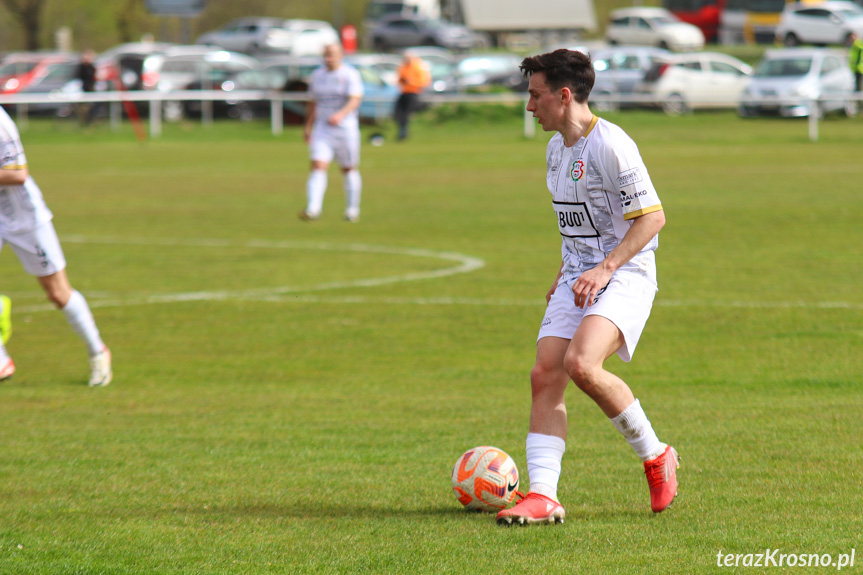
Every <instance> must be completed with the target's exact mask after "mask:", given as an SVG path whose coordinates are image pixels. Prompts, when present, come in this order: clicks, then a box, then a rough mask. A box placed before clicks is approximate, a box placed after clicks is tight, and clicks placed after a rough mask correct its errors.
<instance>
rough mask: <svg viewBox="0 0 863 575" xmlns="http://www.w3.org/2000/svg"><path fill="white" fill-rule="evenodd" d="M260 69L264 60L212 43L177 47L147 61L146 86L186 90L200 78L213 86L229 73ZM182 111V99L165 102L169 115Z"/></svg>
mask: <svg viewBox="0 0 863 575" xmlns="http://www.w3.org/2000/svg"><path fill="white" fill-rule="evenodd" d="M258 68H261V63H260V62H259V61H258V60H257V59H255V58H252V57H251V56H248V55H246V54H240V53H239V52H229V51H227V50H221V49H217V48H213V47H211V46H173V47H171V48H169V49H167V50H166V51H165V52H164V53H159V54H153V55H151V56H148V57H147V58H146V59H145V60H144V64H143V67H142V75H141V77H142V80H143V86H142V87H143V88H144V89H145V90H160V91H162V92H168V91H171V90H182V89H183V88H185V87H186V86H188V85H189V84H191V83H192V82H194V81H196V80H201V81H202V82H203V83H204V84H205V85H210V86H213V85H215V84H216V82H218V81H220V80H221V79H224V77H226V76H227V75H228V74H231V73H236V72H242V71H244V70H255V69H258ZM208 83H209V84H208ZM182 112H183V106H182V103H181V102H179V101H175V100H168V101H167V102H165V105H164V113H165V117H166V118H168V119H172V120H173V119H178V118H180V117H181V116H182Z"/></svg>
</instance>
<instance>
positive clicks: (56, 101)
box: [0, 90, 863, 141]
mask: <svg viewBox="0 0 863 575" xmlns="http://www.w3.org/2000/svg"><path fill="white" fill-rule="evenodd" d="M228 99H230V100H231V101H245V102H251V101H258V102H260V101H269V102H270V125H271V130H272V133H273V134H274V135H278V134H281V133H282V131H283V129H284V104H285V102H298V103H305V102H307V101H308V93H307V92H281V91H278V92H276V91H259V90H246V91H236V92H231V93H230V94H226V93H225V92H224V91H221V90H176V91H171V92H160V91H146V90H145V91H123V92H90V93H78V94H65V93H50V94H29V95H27V94H0V105H4V104H15V105H16V110H17V118H16V119H17V121H18V123H19V125H26V123H27V118H28V106H29V105H31V104H33V105H45V104H49V105H53V106H57V107H62V106H63V105H68V106H76V105H78V104H82V103H106V104H108V107H109V117H110V121H111V125H112V127H117V126H119V124H120V123H121V122H122V117H123V106H124V103H127V102H131V103H138V102H146V103H147V104H148V105H149V114H148V122H149V133H150V137H152V138H157V137H159V136H160V135H161V134H162V121H163V113H162V112H163V106H164V105H165V104H166V103H169V102H184V101H198V102H201V103H202V106H201V122H202V123H204V124H205V125H206V124H209V123H212V121H213V111H212V105H211V103H212V102H214V101H225V100H228ZM842 100H844V101H848V102H853V103H855V104H859V103H860V102H861V101H863V93H860V92H858V93H855V94H850V95H842ZM365 101H366V102H372V103H373V104H374V114H373V115H374V117H375V119H377V120H383V119H385V118H387V117H389V116H390V115H391V114H392V106H393V101H392V100H390V99H383V98H370V97H367V98H365ZM423 101H425V102H427V103H429V104H432V105H434V104H442V103H473V104H478V103H493V104H521V105H523V104H525V102H526V95H525V94H522V93H515V92H505V93H489V94H473V93H470V94H468V93H456V94H431V93H429V94H424V95H423ZM836 101H837V98H836V97H833V98H825V99H816V100H802V99H801V100H799V101H797V102H789V101H788V100H780V99H768V98H762V99H760V100H759V103H760V104H762V105H775V106H777V107H778V106H779V105H780V104H781V105H782V106H783V107H785V106H788V105H790V104H795V103H796V104H800V105H805V106H808V109H810V110H815V111H816V113H814V114H809V115H808V122H807V126H808V131H809V139H810V140H812V141H817V140H818V123H819V120H820V119H821V113H820V110H821V108H822V104H824V103H826V102H834V103H835V102H836ZM663 103H664V102H663V101H661V100H658V99H657V98H656V97H655V96H651V95H647V94H626V95H609V94H597V95H595V96H591V105H592V106H594V107H595V108H597V109H609V108H611V109H616V108H619V107H621V106H625V105H641V106H657V107H661V106H662V105H663ZM705 103H706V102H702V103H701V104H705ZM718 104H723V105H724V106H725V107H732V106H730V105H729V104H728V103H727V102H722V103H718ZM535 132H536V122H535V121H534V120H533V118H532V115H531V114H530V112H527V110H525V113H524V133H525V135H526V136H528V137H532V136H533V135H534V134H535Z"/></svg>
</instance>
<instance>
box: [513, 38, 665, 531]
mask: <svg viewBox="0 0 863 575" xmlns="http://www.w3.org/2000/svg"><path fill="white" fill-rule="evenodd" d="M521 70H522V72H523V73H524V74H525V76H528V77H529V78H530V84H529V94H530V98H529V100H528V104H527V110H528V111H530V112H533V115H534V116H535V117H536V118H538V119H539V123H540V124H541V125H542V127H543V129H544V130H546V131H556V132H558V133H557V134H555V135H554V137H552V139H551V140H550V141H549V144H548V149H547V168H548V173H547V185H548V189H549V191H550V192H551V194H552V199H553V206H554V209H555V214H556V218H557V222H558V228H559V231H560V234H561V237H562V248H561V253H562V260H563V261H562V263H561V266H560V269H559V271H558V273H557V277H556V278H555V281H554V284H553V285H552V287H551V289H550V290H549V292H548V294H547V295H546V301H547V302H548V307H547V308H546V313H545V317H544V318H543V321H542V326H541V327H540V331H539V336H538V338H537V353H536V363H535V364H534V367H533V370H532V371H531V377H530V380H531V392H532V405H531V413H530V429H529V433H528V436H527V442H526V447H527V468H528V476H529V478H530V492H529V493H528V494H527V496H526V497H524V498H523V499H522V500H521V501H520V502H519V503H518V504H517V505H516V506H515V507H513V508H512V509H507V510H504V511H501V512H500V513H498V515H497V520H498V522H499V523H504V524H510V523H513V522H516V523H555V522H556V521H561V522H562V521H563V518H564V515H565V512H564V509H563V507H562V506H561V505H560V502H559V501H558V499H557V485H558V480H559V478H560V470H561V461H562V459H563V453H564V449H565V446H566V443H565V440H566V434H567V416H566V405H565V402H564V392H565V391H566V388H567V386H568V385H569V381H570V380H572V381H574V382H575V384H576V385H577V386H578V387H579V388H580V389H581V390H582V391H583V392H585V393H586V394H587V395H588V396H589V397H590V398H591V399H592V400H593V401H594V402H595V403H596V404H597V405H598V406H599V407H600V409H602V411H603V412H604V413H605V415H606V416H607V417H608V418H609V419H611V422H612V423H613V424H614V426H615V427H616V428H617V429H618V431H619V432H620V433H621V434H622V435H623V436H624V438H626V440H627V442H629V444H630V445H631V446H632V448H633V449H634V450H635V452H636V453H637V454H638V456H639V457H640V458H641V460H642V462H644V470H645V473H646V475H647V480H648V484H649V487H650V501H651V508H652V509H653V511H654V512H657V513H658V512H660V511H662V510H664V509H665V508H666V507H668V505H669V504H670V503H671V501H672V500H673V499H674V497H675V495H676V494H677V474H676V469H677V466H678V456H677V452H676V451H675V450H674V448H672V447H670V446H668V445H666V444H664V443H661V442H660V441H659V439H658V438H657V436H656V433H655V432H654V431H653V427H652V425H651V424H650V421H648V419H647V416H646V415H645V413H644V411H643V410H642V408H641V405H640V403H639V401H638V400H637V399H635V396H634V395H633V393H632V391H631V390H630V388H629V386H628V385H627V384H626V383H624V382H623V380H621V379H620V378H619V377H617V376H615V375H614V374H612V373H610V372H608V371H606V370H605V369H604V367H603V364H604V362H605V360H606V359H608V358H609V357H610V356H611V355H612V354H614V353H617V354H618V355H619V356H620V358H621V359H623V360H624V361H629V360H630V359H631V357H632V353H633V352H634V350H635V346H636V344H637V343H638V339H639V337H640V335H641V332H642V330H643V329H644V325H645V322H646V321H647V317H648V316H649V315H650V309H651V307H652V305H653V298H654V296H655V294H656V289H657V288H656V265H655V259H654V250H655V249H656V247H657V243H658V239H657V234H658V233H659V230H660V229H661V228H662V227H663V226H664V225H665V215H664V212H663V210H662V205H661V204H660V202H659V196H658V195H657V193H656V190H655V189H654V187H653V184H652V182H651V181H650V177H649V176H648V174H647V168H646V167H645V166H644V162H643V161H642V159H641V156H640V154H639V152H638V148H637V147H636V145H635V143H634V142H633V141H632V139H630V138H629V136H627V135H626V133H624V132H623V130H621V129H620V128H619V127H617V126H615V125H614V124H611V123H610V122H606V121H605V120H601V119H599V118H597V117H596V116H594V115H593V113H592V112H591V111H590V109H589V108H588V105H587V99H588V95H589V94H590V90H591V89H592V88H593V82H594V70H593V66H592V64H591V62H590V58H588V57H587V56H585V55H584V54H582V53H581V52H576V51H571V50H557V51H555V52H552V53H549V54H543V55H540V56H535V57H532V58H525V60H524V61H523V62H522V65H521ZM587 468H588V469H596V468H597V467H596V466H595V465H591V466H587Z"/></svg>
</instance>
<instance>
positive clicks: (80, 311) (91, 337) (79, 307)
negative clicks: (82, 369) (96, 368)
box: [63, 290, 105, 357]
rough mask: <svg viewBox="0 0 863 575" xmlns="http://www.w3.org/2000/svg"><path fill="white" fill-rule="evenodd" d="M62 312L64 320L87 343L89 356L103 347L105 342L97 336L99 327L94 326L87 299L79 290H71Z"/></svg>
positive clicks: (94, 322) (100, 350) (94, 321)
mask: <svg viewBox="0 0 863 575" xmlns="http://www.w3.org/2000/svg"><path fill="white" fill-rule="evenodd" d="M63 313H64V314H65V315H66V321H68V322H69V325H71V326H72V329H73V330H75V333H77V334H78V335H79V336H80V337H81V339H83V340H84V343H86V344H87V353H89V354H90V357H93V356H94V355H96V354H98V353H101V352H102V350H103V349H105V342H103V341H102V338H101V337H99V328H97V327H96V320H94V319H93V313H92V312H91V311H90V306H89V305H87V300H86V299H84V296H83V295H81V292H79V291H78V290H72V296H71V297H70V298H69V301H68V302H66V306H65V307H64V308H63Z"/></svg>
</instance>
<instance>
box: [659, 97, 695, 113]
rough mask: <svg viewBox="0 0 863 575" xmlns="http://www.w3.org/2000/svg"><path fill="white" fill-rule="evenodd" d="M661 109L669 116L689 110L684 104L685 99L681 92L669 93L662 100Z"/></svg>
mask: <svg viewBox="0 0 863 575" xmlns="http://www.w3.org/2000/svg"><path fill="white" fill-rule="evenodd" d="M662 110H663V111H664V112H665V113H666V114H668V115H669V116H680V115H681V114H685V113H686V112H688V111H689V106H687V105H686V100H684V99H683V96H682V95H681V94H677V93H674V94H669V95H668V96H666V98H665V101H664V102H662Z"/></svg>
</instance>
